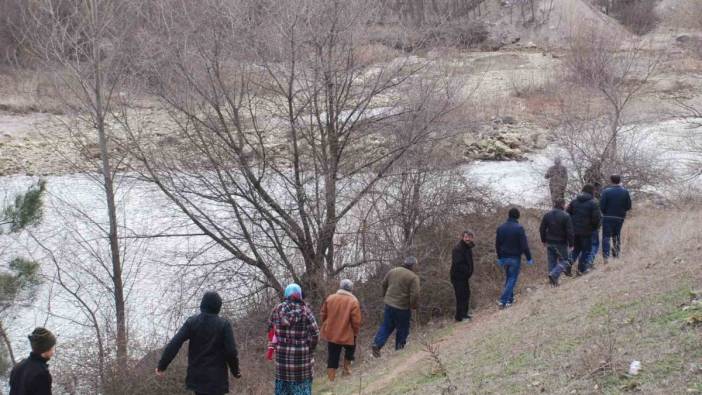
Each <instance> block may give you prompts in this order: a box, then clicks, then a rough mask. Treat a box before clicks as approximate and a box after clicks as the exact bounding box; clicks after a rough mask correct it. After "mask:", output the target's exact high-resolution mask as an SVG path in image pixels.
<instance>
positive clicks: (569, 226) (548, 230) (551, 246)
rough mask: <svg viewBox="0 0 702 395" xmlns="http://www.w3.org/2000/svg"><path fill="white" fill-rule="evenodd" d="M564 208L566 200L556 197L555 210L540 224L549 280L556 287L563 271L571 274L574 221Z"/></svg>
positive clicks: (547, 214) (546, 215)
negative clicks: (569, 250) (569, 249)
mask: <svg viewBox="0 0 702 395" xmlns="http://www.w3.org/2000/svg"><path fill="white" fill-rule="evenodd" d="M564 209H565V200H563V199H556V201H555V202H554V204H553V210H551V211H549V212H548V213H546V214H545V215H544V216H543V218H542V219H541V225H540V226H539V235H540V236H541V242H542V243H543V244H544V246H545V247H546V253H547V256H548V280H549V282H550V283H551V285H552V286H554V287H557V286H558V280H559V278H560V276H561V273H565V274H566V276H571V262H570V255H569V252H568V248H570V247H573V243H574V239H575V234H574V233H573V221H572V220H571V219H570V216H569V215H568V214H566V213H565V211H564Z"/></svg>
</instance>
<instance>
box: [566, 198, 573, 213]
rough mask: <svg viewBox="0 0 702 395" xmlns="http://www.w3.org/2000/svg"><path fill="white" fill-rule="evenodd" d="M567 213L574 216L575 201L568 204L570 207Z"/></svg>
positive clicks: (567, 208)
mask: <svg viewBox="0 0 702 395" xmlns="http://www.w3.org/2000/svg"><path fill="white" fill-rule="evenodd" d="M565 211H566V213H568V214H570V215H573V201H571V202H570V203H568V206H567V207H566V209H565Z"/></svg>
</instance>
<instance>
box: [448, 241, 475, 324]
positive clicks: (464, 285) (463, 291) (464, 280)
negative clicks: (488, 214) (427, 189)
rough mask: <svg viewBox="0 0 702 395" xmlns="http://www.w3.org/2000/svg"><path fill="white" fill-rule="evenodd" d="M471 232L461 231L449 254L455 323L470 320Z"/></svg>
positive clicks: (472, 245) (473, 244)
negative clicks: (454, 302)
mask: <svg viewBox="0 0 702 395" xmlns="http://www.w3.org/2000/svg"><path fill="white" fill-rule="evenodd" d="M473 237H474V235H473V232H472V231H470V230H466V231H463V235H462V238H461V241H459V242H458V244H456V246H455V247H454V248H453V253H452V254H451V284H453V291H454V292H455V293H456V317H455V318H456V322H461V321H463V320H470V319H471V317H470V314H468V309H469V307H470V277H471V276H472V275H473V247H475V243H473Z"/></svg>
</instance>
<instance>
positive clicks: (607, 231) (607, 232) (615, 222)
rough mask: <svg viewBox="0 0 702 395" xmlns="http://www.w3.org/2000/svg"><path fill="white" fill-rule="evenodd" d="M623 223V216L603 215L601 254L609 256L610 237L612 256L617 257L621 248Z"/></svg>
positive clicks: (605, 256)
mask: <svg viewBox="0 0 702 395" xmlns="http://www.w3.org/2000/svg"><path fill="white" fill-rule="evenodd" d="M623 225H624V219H623V218H614V217H604V218H603V219H602V256H603V257H604V258H605V259H607V258H609V252H610V239H611V240H612V241H611V243H612V246H611V250H612V256H613V257H614V258H617V257H619V253H620V252H621V249H622V226H623Z"/></svg>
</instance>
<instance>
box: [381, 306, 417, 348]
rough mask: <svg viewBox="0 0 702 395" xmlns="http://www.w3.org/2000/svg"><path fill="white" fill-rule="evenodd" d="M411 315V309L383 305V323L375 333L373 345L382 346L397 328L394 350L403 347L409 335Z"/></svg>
mask: <svg viewBox="0 0 702 395" xmlns="http://www.w3.org/2000/svg"><path fill="white" fill-rule="evenodd" d="M411 317H412V311H411V310H409V309H407V310H400V309H396V308H394V307H392V306H388V305H385V311H384V312H383V323H382V324H380V328H378V333H376V334H375V338H374V339H373V345H374V346H376V347H378V348H383V346H384V345H385V342H387V341H388V338H389V337H390V335H391V334H392V332H394V331H395V330H397V333H396V334H395V350H400V349H402V348H404V347H405V344H407V337H409V330H410V318H411Z"/></svg>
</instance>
